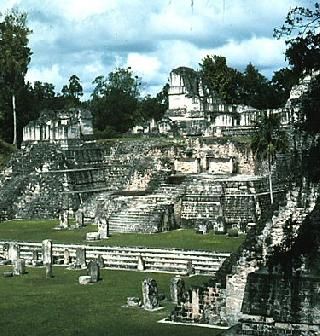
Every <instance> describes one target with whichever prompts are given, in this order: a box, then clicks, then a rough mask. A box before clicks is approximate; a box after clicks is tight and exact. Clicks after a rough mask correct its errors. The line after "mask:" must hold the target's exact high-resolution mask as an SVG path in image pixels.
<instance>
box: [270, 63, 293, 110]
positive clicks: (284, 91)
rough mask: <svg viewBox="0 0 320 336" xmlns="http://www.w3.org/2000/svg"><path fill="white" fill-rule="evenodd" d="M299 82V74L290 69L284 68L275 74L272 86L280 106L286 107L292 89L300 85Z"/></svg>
mask: <svg viewBox="0 0 320 336" xmlns="http://www.w3.org/2000/svg"><path fill="white" fill-rule="evenodd" d="M298 81H299V74H298V73H297V72H296V71H294V70H293V69H290V68H283V69H280V70H278V71H275V72H274V73H273V76H272V80H271V85H272V87H273V88H274V90H275V92H276V94H277V105H278V106H284V105H285V103H286V101H287V100H288V98H289V96H290V91H291V89H292V87H293V86H294V85H296V84H298Z"/></svg>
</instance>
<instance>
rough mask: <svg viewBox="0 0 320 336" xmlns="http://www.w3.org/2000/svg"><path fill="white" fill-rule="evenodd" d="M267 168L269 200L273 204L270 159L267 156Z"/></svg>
mask: <svg viewBox="0 0 320 336" xmlns="http://www.w3.org/2000/svg"><path fill="white" fill-rule="evenodd" d="M268 170H269V191H270V202H271V204H273V187H272V174H271V159H270V157H269V156H268Z"/></svg>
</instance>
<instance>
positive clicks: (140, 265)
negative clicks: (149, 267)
mask: <svg viewBox="0 0 320 336" xmlns="http://www.w3.org/2000/svg"><path fill="white" fill-rule="evenodd" d="M137 269H138V271H140V272H143V271H144V270H145V269H146V265H145V262H144V260H143V258H142V256H141V254H140V255H139V256H138V266H137Z"/></svg>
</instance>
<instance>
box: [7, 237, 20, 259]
mask: <svg viewBox="0 0 320 336" xmlns="http://www.w3.org/2000/svg"><path fill="white" fill-rule="evenodd" d="M18 259H20V246H19V244H18V243H16V242H13V243H9V246H8V260H11V262H14V261H15V260H18Z"/></svg>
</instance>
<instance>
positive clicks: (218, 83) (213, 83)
mask: <svg viewBox="0 0 320 336" xmlns="http://www.w3.org/2000/svg"><path fill="white" fill-rule="evenodd" d="M200 75H201V78H202V81H203V85H204V87H205V90H206V91H207V92H209V95H210V96H213V97H214V96H218V97H219V98H220V99H222V100H224V101H225V102H226V103H237V102H239V99H240V91H241V82H242V74H241V73H240V72H239V71H238V70H236V69H233V68H230V67H228V66H227V61H226V58H225V57H222V56H216V55H213V56H209V55H208V56H206V57H205V58H204V59H203V60H202V63H200Z"/></svg>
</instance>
